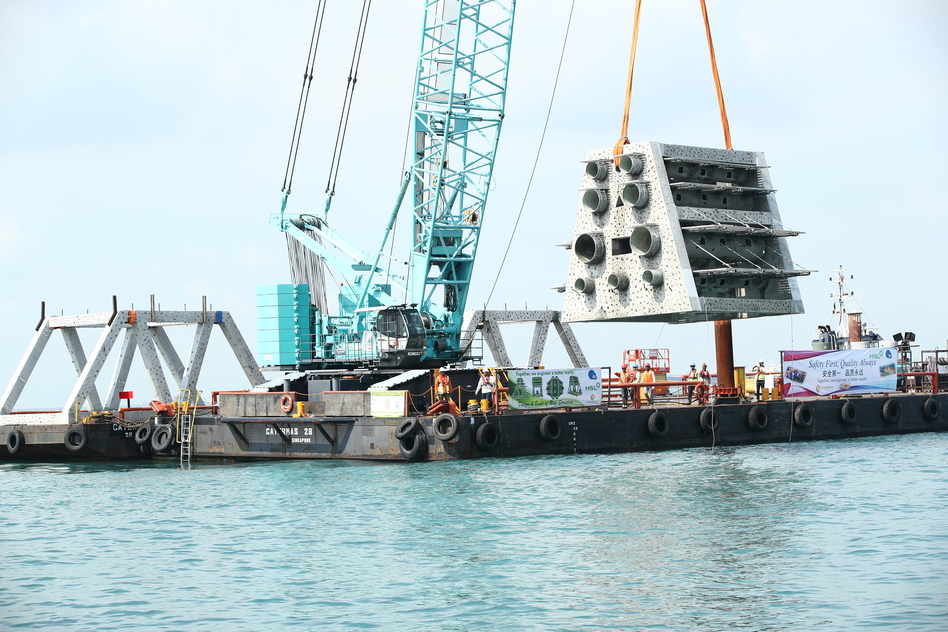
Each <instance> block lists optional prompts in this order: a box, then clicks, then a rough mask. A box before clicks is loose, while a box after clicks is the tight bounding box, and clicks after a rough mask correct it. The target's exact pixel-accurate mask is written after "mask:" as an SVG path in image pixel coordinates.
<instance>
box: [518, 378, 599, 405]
mask: <svg viewBox="0 0 948 632" xmlns="http://www.w3.org/2000/svg"><path fill="white" fill-rule="evenodd" d="M507 377H508V379H509V380H510V391H509V392H508V394H507V395H508V397H509V401H508V405H509V406H510V408H511V409H512V410H536V409H540V408H579V407H582V406H598V405H599V404H600V403H601V402H602V371H601V370H600V369H588V368H587V369H535V370H529V371H507Z"/></svg>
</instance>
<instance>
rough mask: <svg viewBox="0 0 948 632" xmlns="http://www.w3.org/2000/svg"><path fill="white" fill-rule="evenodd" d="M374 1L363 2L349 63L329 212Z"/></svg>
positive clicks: (328, 190) (332, 165) (331, 174)
mask: <svg viewBox="0 0 948 632" xmlns="http://www.w3.org/2000/svg"><path fill="white" fill-rule="evenodd" d="M371 7H372V0H363V2H362V13H361V14H360V15H359V29H358V31H357V32H356V41H355V45H354V46H353V49H352V61H351V62H349V78H348V80H347V81H346V93H345V96H344V97H343V102H342V112H341V113H340V114H339V126H338V128H337V129H336V143H335V146H334V147H333V152H332V160H331V161H330V164H329V180H328V181H327V182H326V194H327V195H328V196H329V197H328V198H327V199H326V210H327V211H328V210H329V201H330V199H332V196H334V195H335V194H336V179H337V178H338V176H339V165H340V164H341V162H342V148H343V145H344V144H345V142H346V130H347V128H348V127H349V113H350V112H351V110H352V97H353V94H354V93H355V87H356V82H357V81H358V80H359V62H361V61H362V43H363V42H364V41H365V32H366V27H367V25H368V22H369V9H370V8H371Z"/></svg>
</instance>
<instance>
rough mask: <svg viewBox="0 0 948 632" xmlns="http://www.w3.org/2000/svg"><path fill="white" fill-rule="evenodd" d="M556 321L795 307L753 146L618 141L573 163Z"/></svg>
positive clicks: (665, 318) (783, 235) (788, 266)
mask: <svg viewBox="0 0 948 632" xmlns="http://www.w3.org/2000/svg"><path fill="white" fill-rule="evenodd" d="M583 162H584V166H583V172H582V186H581V188H580V201H579V211H578V212H577V214H576V223H575V229H574V232H573V238H572V240H571V241H570V244H569V248H570V250H571V255H570V264H569V271H568V278H567V282H566V283H565V286H564V288H565V294H566V297H565V299H564V302H563V311H562V318H563V320H564V321H566V322H584V321H632V322H634V321H638V322H669V323H684V322H699V321H708V320H730V319H739V318H754V317H759V316H776V315H781V314H800V313H803V301H802V300H801V298H800V292H799V289H798V288H797V284H796V280H795V277H798V276H804V275H808V274H809V273H810V271H809V270H801V269H798V268H797V267H796V266H795V265H794V264H793V262H792V259H791V258H790V250H789V248H788V246H787V238H788V237H792V236H795V235H798V234H800V233H799V231H793V230H788V229H787V228H786V227H784V225H783V222H782V221H781V218H780V213H779V211H778V210H777V201H776V197H775V191H774V189H773V185H772V182H771V178H770V169H769V166H768V165H767V163H766V160H765V158H764V154H763V153H762V152H753V151H737V150H728V149H713V148H705V147H689V146H685V145H672V144H668V143H658V142H643V143H635V144H628V145H626V146H625V148H624V150H623V153H622V154H621V155H620V156H618V158H616V157H614V156H613V150H612V148H607V149H598V150H593V151H590V152H588V153H587V155H586V160H585V161H583Z"/></svg>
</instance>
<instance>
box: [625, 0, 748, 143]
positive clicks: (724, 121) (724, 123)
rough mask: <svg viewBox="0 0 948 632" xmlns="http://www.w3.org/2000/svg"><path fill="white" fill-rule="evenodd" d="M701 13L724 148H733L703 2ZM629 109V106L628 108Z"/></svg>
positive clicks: (702, 2)
mask: <svg viewBox="0 0 948 632" xmlns="http://www.w3.org/2000/svg"><path fill="white" fill-rule="evenodd" d="M701 13H702V14H703V15H704V30H705V32H707V34H708V50H709V51H710V52H711V72H712V73H713V74H714V87H715V89H717V91H718V106H719V107H720V108H721V125H722V126H723V127H724V146H725V147H727V148H728V149H733V147H732V146H731V127H730V125H728V123H727V109H725V107H724V92H723V91H722V90H721V77H719V76H718V62H717V61H716V60H715V59H714V43H713V42H712V41H711V25H710V24H709V23H708V7H707V5H706V4H705V3H704V0H701ZM631 81H632V69H631V68H630V69H629V82H630V84H631ZM626 107H628V106H626Z"/></svg>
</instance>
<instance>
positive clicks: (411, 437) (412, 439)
mask: <svg viewBox="0 0 948 632" xmlns="http://www.w3.org/2000/svg"><path fill="white" fill-rule="evenodd" d="M415 427H416V429H417V428H418V426H417V424H416V426H415ZM398 449H399V451H401V453H402V456H403V457H405V459H406V460H408V461H419V460H421V458H422V457H423V456H424V455H426V454H427V453H428V436H427V435H426V434H425V433H424V431H423V430H418V431H417V432H412V433H411V434H406V435H403V436H402V437H401V438H400V439H399V440H398Z"/></svg>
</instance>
